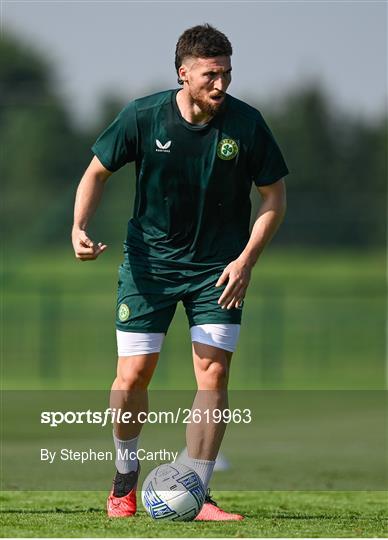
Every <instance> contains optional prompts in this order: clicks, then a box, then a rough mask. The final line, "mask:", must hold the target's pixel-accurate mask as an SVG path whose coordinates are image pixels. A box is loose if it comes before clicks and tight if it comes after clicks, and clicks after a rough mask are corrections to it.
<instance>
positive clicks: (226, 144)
mask: <svg viewBox="0 0 388 540" xmlns="http://www.w3.org/2000/svg"><path fill="white" fill-rule="evenodd" d="M237 154H238V144H237V143H236V141H234V140H233V139H221V141H220V142H219V143H218V145H217V156H218V157H219V158H221V159H225V160H230V159H233V158H235V157H236V156H237Z"/></svg>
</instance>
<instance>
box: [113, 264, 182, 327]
mask: <svg viewBox="0 0 388 540" xmlns="http://www.w3.org/2000/svg"><path fill="white" fill-rule="evenodd" d="M178 300H179V286H175V288H174V282H173V279H172V278H171V277H166V276H160V275H158V273H157V272H155V273H151V272H149V271H144V270H143V269H142V268H141V267H133V266H129V265H126V264H123V265H121V266H120V268H119V280H118V290H117V305H116V328H117V330H118V331H120V332H134V333H164V334H166V333H167V330H168V328H169V326H170V323H171V320H172V318H173V316H174V313H175V310H176V306H177V302H178Z"/></svg>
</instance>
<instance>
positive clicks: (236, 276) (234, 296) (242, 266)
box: [216, 259, 251, 309]
mask: <svg viewBox="0 0 388 540" xmlns="http://www.w3.org/2000/svg"><path fill="white" fill-rule="evenodd" d="M250 279H251V266H250V265H249V264H248V263H246V262H244V261H242V260H240V259H236V260H235V261H232V262H231V263H229V264H228V266H227V267H226V268H225V270H224V271H223V272H222V274H221V276H220V278H219V280H218V281H217V283H216V287H219V286H220V285H223V284H224V283H226V282H228V284H227V286H226V287H225V289H224V291H223V293H222V294H221V296H220V299H219V300H218V303H219V304H220V305H221V307H222V309H225V308H226V309H232V308H238V307H240V306H241V305H242V301H243V300H244V297H245V292H246V290H247V288H248V285H249V281H250Z"/></svg>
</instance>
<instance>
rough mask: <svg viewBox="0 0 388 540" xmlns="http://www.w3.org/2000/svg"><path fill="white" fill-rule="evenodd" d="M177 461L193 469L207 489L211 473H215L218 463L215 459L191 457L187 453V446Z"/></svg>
mask: <svg viewBox="0 0 388 540" xmlns="http://www.w3.org/2000/svg"><path fill="white" fill-rule="evenodd" d="M177 462H178V463H182V464H183V465H186V466H187V467H190V468H191V469H193V470H194V471H195V472H196V473H197V474H198V476H199V477H200V479H201V480H202V483H203V485H204V487H205V490H206V489H207V487H208V485H209V482H210V478H211V475H212V474H213V469H214V465H215V464H216V462H215V461H207V460H205V459H195V458H191V457H189V455H188V454H187V448H185V449H184V450H183V452H182V453H181V454H180V455H179V456H178V459H177Z"/></svg>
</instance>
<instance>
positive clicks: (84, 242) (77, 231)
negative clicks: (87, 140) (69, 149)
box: [71, 156, 112, 261]
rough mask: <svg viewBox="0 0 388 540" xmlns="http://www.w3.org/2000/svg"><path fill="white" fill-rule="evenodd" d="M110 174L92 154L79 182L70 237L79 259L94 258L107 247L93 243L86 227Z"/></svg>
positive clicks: (89, 259) (88, 259)
mask: <svg viewBox="0 0 388 540" xmlns="http://www.w3.org/2000/svg"><path fill="white" fill-rule="evenodd" d="M111 174H112V173H111V171H109V170H108V169H107V168H106V167H104V166H103V165H102V163H101V162H100V160H99V159H98V158H97V157H96V156H94V158H93V159H92V161H91V162H90V165H89V167H88V168H87V169H86V171H85V174H84V175H83V177H82V179H81V181H80V183H79V186H78V189H77V194H76V198H75V205H74V224H73V229H72V233H71V238H72V242H73V248H74V253H75V256H76V258H77V259H80V260H81V261H91V260H94V259H96V258H97V257H98V256H99V255H100V254H101V253H102V252H103V251H105V249H106V248H107V246H106V244H103V243H102V242H99V243H97V244H96V243H94V242H93V241H92V240H91V239H90V238H89V236H88V234H87V232H86V229H87V226H88V223H89V221H90V219H91V217H92V216H93V214H94V212H95V211H96V209H97V206H98V203H99V202H100V199H101V195H102V192H103V191H104V186H105V182H106V180H107V179H108V178H109V176H110V175H111Z"/></svg>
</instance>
